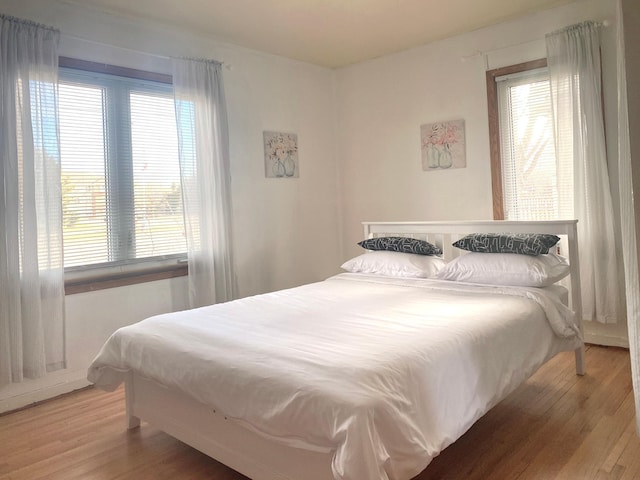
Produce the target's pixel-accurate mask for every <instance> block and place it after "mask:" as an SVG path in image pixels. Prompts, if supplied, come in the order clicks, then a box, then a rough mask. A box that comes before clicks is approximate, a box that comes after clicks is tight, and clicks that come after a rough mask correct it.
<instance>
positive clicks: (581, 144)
mask: <svg viewBox="0 0 640 480" xmlns="http://www.w3.org/2000/svg"><path fill="white" fill-rule="evenodd" d="M546 46H547V64H548V68H549V77H550V83H551V100H552V104H553V116H554V133H555V139H556V155H557V159H558V177H559V180H558V181H559V183H565V184H567V185H572V186H573V199H572V201H571V200H570V201H562V200H561V204H560V205H559V207H560V208H559V211H560V215H561V218H577V219H578V237H579V239H580V277H581V278H580V280H581V284H582V303H583V306H582V310H583V314H584V318H585V320H596V321H598V322H602V323H615V322H617V320H618V319H619V318H620V315H622V314H623V312H621V311H620V310H621V308H620V306H621V303H622V302H621V292H620V287H619V284H618V283H619V282H618V278H619V277H618V260H617V255H616V253H617V252H616V243H615V237H614V235H615V234H614V224H613V206H612V200H611V190H610V186H609V174H608V170H607V156H606V144H605V134H604V116H603V110H602V85H601V76H600V75H601V69H600V40H599V25H598V24H596V23H595V22H584V23H581V24H578V25H572V26H570V27H567V28H565V29H563V30H560V31H557V32H553V33H550V34H548V35H547V36H546ZM565 198H571V195H569V196H567V197H565Z"/></svg>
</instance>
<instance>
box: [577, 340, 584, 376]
mask: <svg viewBox="0 0 640 480" xmlns="http://www.w3.org/2000/svg"><path fill="white" fill-rule="evenodd" d="M584 364H585V358H584V345H582V346H580V347H578V348H576V375H584V372H585V365H584Z"/></svg>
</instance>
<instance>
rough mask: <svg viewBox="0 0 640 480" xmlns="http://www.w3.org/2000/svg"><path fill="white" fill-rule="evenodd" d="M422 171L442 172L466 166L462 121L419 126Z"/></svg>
mask: <svg viewBox="0 0 640 480" xmlns="http://www.w3.org/2000/svg"><path fill="white" fill-rule="evenodd" d="M420 138H421V140H422V170H426V171H432V170H442V169H449V168H464V167H466V166H467V159H466V152H465V139H464V120H453V121H450V122H437V123H427V124H425V125H421V126H420Z"/></svg>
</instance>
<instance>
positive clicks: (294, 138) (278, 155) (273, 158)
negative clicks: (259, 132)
mask: <svg viewBox="0 0 640 480" xmlns="http://www.w3.org/2000/svg"><path fill="white" fill-rule="evenodd" d="M263 138H264V172H265V176H266V177H267V178H298V177H299V176H300V167H299V165H298V135H296V134H295V133H283V132H263Z"/></svg>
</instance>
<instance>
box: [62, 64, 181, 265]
mask: <svg viewBox="0 0 640 480" xmlns="http://www.w3.org/2000/svg"><path fill="white" fill-rule="evenodd" d="M60 64H61V68H60V86H59V115H60V118H59V125H60V151H61V177H62V204H63V205H62V208H63V237H64V265H65V271H66V272H74V271H78V270H82V271H86V270H87V269H92V270H95V269H96V268H98V267H114V266H118V267H120V271H121V270H122V267H123V266H130V265H132V264H133V265H135V266H136V268H139V267H140V266H141V265H142V262H145V263H144V265H147V266H148V265H149V262H150V261H154V262H156V263H155V265H157V264H158V263H157V261H159V260H165V261H166V260H173V263H174V264H175V263H176V259H180V258H184V257H185V256H186V253H185V252H186V239H185V234H184V221H183V212H182V192H181V186H180V172H179V163H178V137H177V132H176V119H175V110H174V102H173V88H172V86H171V84H170V83H166V79H165V82H159V81H154V80H149V79H146V78H144V77H146V75H144V73H145V72H138V71H130V70H123V69H119V73H120V72H124V73H125V74H126V75H127V76H124V75H114V74H112V73H106V72H105V70H108V69H105V68H104V67H102V68H100V69H98V70H102V71H100V72H96V71H91V70H96V69H95V68H92V69H91V70H87V69H82V68H69V66H68V65H69V64H72V65H73V66H74V67H77V66H78V64H80V66H81V67H83V66H85V63H84V62H77V61H73V60H69V59H67V60H63V59H61V63H60ZM88 65H89V67H91V66H92V65H93V64H88Z"/></svg>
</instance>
